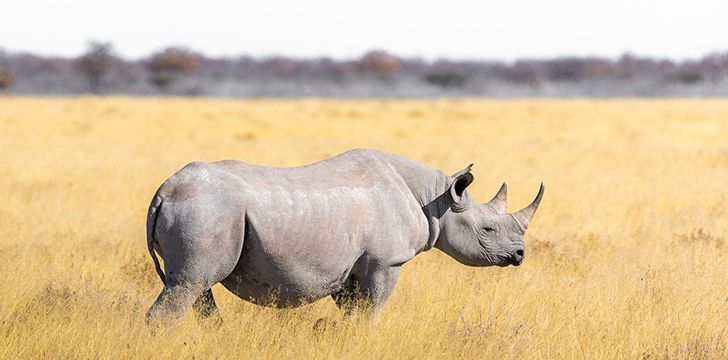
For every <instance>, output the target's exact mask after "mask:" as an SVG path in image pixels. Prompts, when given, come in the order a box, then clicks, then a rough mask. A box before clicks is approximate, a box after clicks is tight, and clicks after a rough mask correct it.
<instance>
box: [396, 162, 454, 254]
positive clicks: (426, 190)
mask: <svg viewBox="0 0 728 360" xmlns="http://www.w3.org/2000/svg"><path fill="white" fill-rule="evenodd" d="M390 164H392V165H393V166H394V167H395V169H396V170H397V172H398V173H399V175H400V176H402V179H404V181H405V183H406V184H407V188H408V189H409V191H410V192H411V193H412V195H413V196H414V198H415V200H416V201H417V203H418V204H419V206H420V208H421V209H422V213H423V214H424V216H425V218H427V224H428V233H429V236H428V239H427V243H426V245H425V247H424V248H422V249H421V250H420V251H418V252H422V251H427V250H430V249H432V248H433V247H434V246H435V242H437V239H438V237H439V236H440V218H441V217H442V216H443V215H444V214H445V212H446V211H447V210H448V209H449V207H450V202H451V199H450V197H449V192H448V190H449V188H450V183H451V182H452V180H451V179H450V177H449V176H447V175H446V174H445V173H443V172H442V171H440V170H434V169H431V168H429V167H427V166H425V165H422V164H420V163H417V162H414V161H411V160H408V159H405V158H401V157H396V158H391V159H390Z"/></svg>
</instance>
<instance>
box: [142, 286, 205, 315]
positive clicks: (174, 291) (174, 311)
mask: <svg viewBox="0 0 728 360" xmlns="http://www.w3.org/2000/svg"><path fill="white" fill-rule="evenodd" d="M201 293H202V287H201V286H197V285H195V284H194V283H176V282H175V283H171V282H169V281H167V285H165V286H164V289H162V292H161V293H159V296H157V300H156V301H155V302H154V304H152V307H151V308H149V311H147V323H159V322H161V323H163V324H164V325H169V324H171V323H173V322H174V321H175V320H177V319H179V318H181V317H182V316H183V315H184V314H185V313H186V312H187V310H188V309H189V308H190V306H192V303H193V302H194V301H195V299H197V298H198V297H199V296H200V294H201Z"/></svg>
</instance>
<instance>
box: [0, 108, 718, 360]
mask: <svg viewBox="0 0 728 360" xmlns="http://www.w3.org/2000/svg"><path fill="white" fill-rule="evenodd" d="M357 147H367V148H376V149H380V150H384V151H388V152H393V153H397V154H400V155H403V156H406V157H409V158H411V159H414V160H418V161H420V162H423V163H425V164H427V165H429V166H431V167H435V168H440V169H443V170H444V171H445V172H447V173H453V172H455V171H457V170H460V169H462V168H463V167H465V166H466V165H468V164H470V163H475V166H474V167H473V174H474V175H475V182H474V183H473V185H471V187H470V188H469V191H470V192H471V194H473V196H474V197H475V198H476V199H477V200H480V201H482V202H485V201H487V200H489V199H490V198H491V197H492V196H493V194H495V192H496V191H497V190H498V187H499V186H500V184H501V182H503V181H507V182H508V185H509V205H510V209H511V210H516V209H520V208H522V207H523V206H525V205H526V204H528V203H529V202H530V201H531V200H532V199H533V197H534V196H535V195H536V192H537V190H538V185H539V183H540V182H541V181H544V183H545V185H546V193H545V195H544V199H543V201H542V203H541V206H540V208H539V210H538V212H537V213H536V216H535V218H534V220H533V222H532V223H531V225H530V227H529V230H528V232H527V234H526V244H527V245H526V259H525V262H524V263H523V265H522V266H520V267H508V268H469V267H466V266H463V265H460V264H458V263H457V262H456V261H455V260H452V259H450V258H449V257H447V256H446V255H444V254H443V253H441V252H439V251H438V250H435V249H433V250H431V251H429V252H426V253H423V254H420V255H419V256H417V258H415V260H414V261H412V262H410V263H407V264H405V265H404V267H403V270H402V275H401V277H400V280H399V283H398V285H397V288H396V289H395V291H394V293H393V295H392V297H391V298H390V300H389V302H388V303H387V305H386V306H385V308H384V310H383V311H382V312H381V313H380V315H379V316H378V317H377V318H376V319H372V320H365V319H361V318H357V317H353V318H344V317H343V316H342V315H341V313H340V312H339V311H338V309H337V308H336V306H335V304H334V302H333V301H332V300H331V299H328V298H327V299H324V300H321V301H319V302H316V303H314V304H312V305H309V306H306V307H302V308H298V309H291V310H276V309H269V308H263V307H258V306H256V305H253V304H249V303H247V302H244V301H242V300H239V299H238V298H236V297H235V296H233V295H232V294H230V293H229V292H228V291H227V290H226V289H225V288H223V287H222V286H221V285H216V286H215V287H214V288H213V292H214V294H215V297H216V298H217V302H218V305H219V306H220V310H221V313H222V316H223V319H224V324H223V326H222V327H220V328H215V327H211V326H208V325H206V324H198V322H197V321H196V319H195V317H194V315H193V314H192V312H190V313H188V314H187V316H186V317H185V318H184V319H183V320H182V321H181V322H180V323H178V324H177V325H176V326H174V327H171V328H167V329H150V328H148V327H147V326H146V325H145V322H144V313H145V312H146V310H147V309H148V307H149V306H150V305H151V304H152V302H153V301H154V299H155V298H156V296H157V294H158V293H159V291H160V290H161V288H162V284H161V282H160V281H159V279H158V277H157V275H156V274H155V272H154V269H153V266H152V261H151V259H150V258H149V254H148V253H147V249H146V237H145V221H146V211H147V206H148V205H149V201H150V199H151V197H152V195H153V194H154V192H155V191H156V189H157V187H158V186H159V185H160V184H161V183H162V181H164V180H165V179H166V178H167V177H168V176H170V175H171V174H173V173H174V172H175V171H177V170H178V169H179V168H181V167H182V166H183V165H185V164H186V163H188V162H191V161H193V160H205V161H211V160H219V159H238V160H243V161H246V162H251V163H255V164H261V165H269V166H297V165H303V164H306V163H310V162H313V161H317V160H320V159H324V158H327V157H330V156H332V155H335V154H337V153H340V152H343V151H345V150H348V149H351V148H357ZM726 204H728V101H719V100H659V101H642V100H614V101H596V100H595V101H591V100H573V101H562V100H543V101H530V100H514V101H490V100H433V101H394V100H392V101H389V100H386V101H385V100H368V101H341V100H280V101H278V100H245V101H238V100H209V99H186V98H170V99H158V98H145V99H134V98H46V99H41V98H14V97H0V358H2V359H13V358H70V359H75V358H78V359H88V358H111V359H116V358H192V357H194V358H296V359H299V358H330V359H334V358H335V359H338V358H349V359H353V358H371V359H392V358H461V357H462V358H472V359H475V358H485V359H511V358H514V359H515V358H518V359H520V358H587V359H601V358H630V359H635V358H644V359H661V358H686V357H690V358H726V357H728V281H727V280H728V205H726ZM320 318H327V319H331V320H332V322H335V325H332V326H329V327H325V328H323V329H316V330H315V329H314V323H316V321H317V320H318V319H320Z"/></svg>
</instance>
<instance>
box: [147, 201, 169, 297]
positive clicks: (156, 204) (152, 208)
mask: <svg viewBox="0 0 728 360" xmlns="http://www.w3.org/2000/svg"><path fill="white" fill-rule="evenodd" d="M161 207H162V197H161V196H159V194H155V195H154V198H153V199H152V203H151V204H150V205H149V211H148V212H147V248H148V249H149V255H151V256H152V261H154V269H155V270H157V274H158V275H159V278H160V279H162V284H165V285H166V284H167V282H166V281H165V278H164V271H162V267H161V266H160V264H159V258H157V253H156V252H155V251H154V243H155V242H157V239H155V238H154V228H155V226H156V225H157V215H158V214H159V209H160V208H161ZM157 245H159V243H158V242H157Z"/></svg>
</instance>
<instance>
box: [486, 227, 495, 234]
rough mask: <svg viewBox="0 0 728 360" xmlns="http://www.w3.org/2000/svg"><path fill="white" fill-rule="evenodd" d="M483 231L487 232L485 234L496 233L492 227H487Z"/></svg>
mask: <svg viewBox="0 0 728 360" xmlns="http://www.w3.org/2000/svg"><path fill="white" fill-rule="evenodd" d="M483 230H485V232H488V233H492V232H495V229H493V228H492V227H490V226H486V227H485V228H484V229H483Z"/></svg>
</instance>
